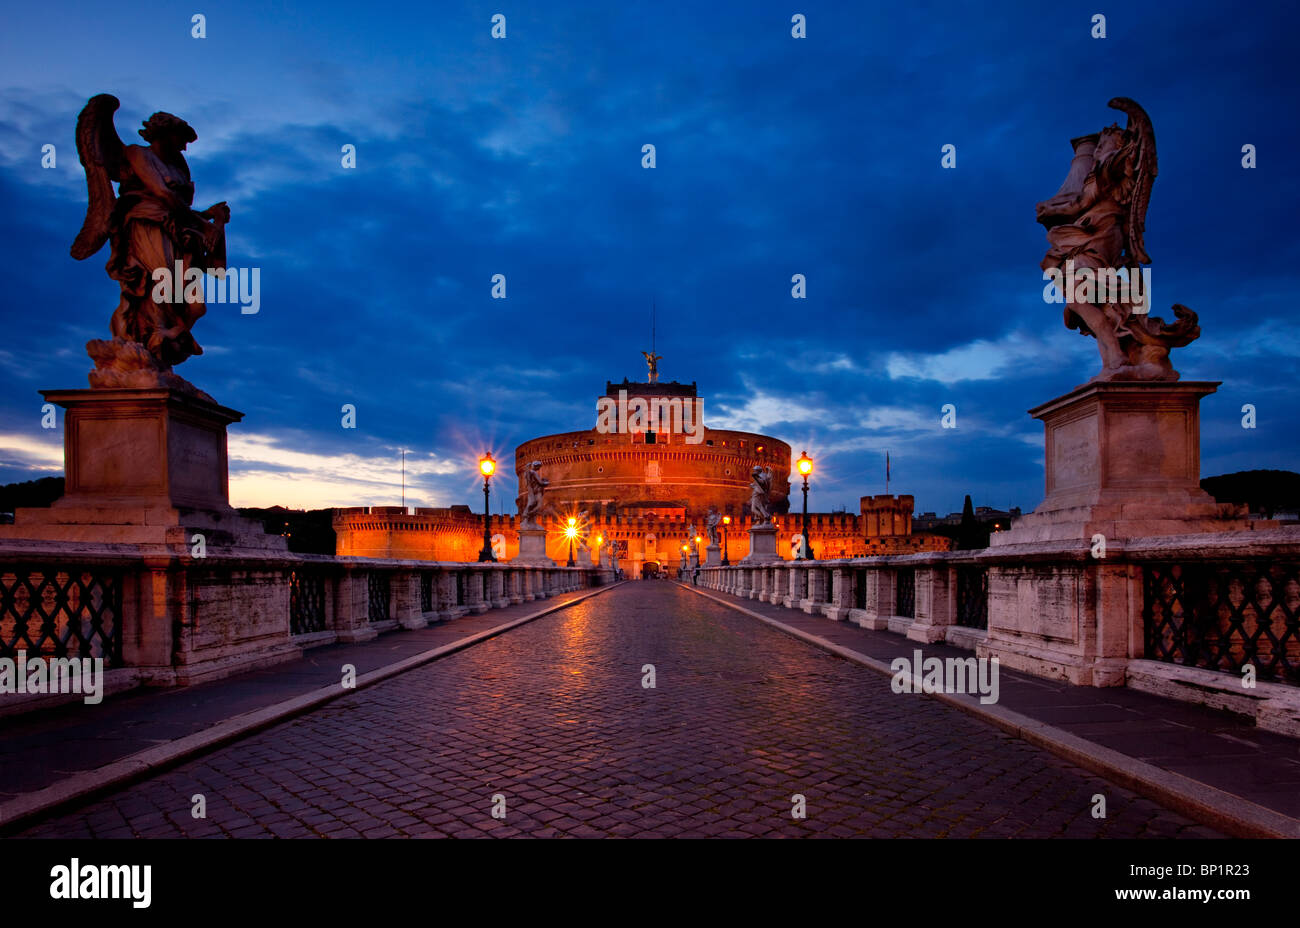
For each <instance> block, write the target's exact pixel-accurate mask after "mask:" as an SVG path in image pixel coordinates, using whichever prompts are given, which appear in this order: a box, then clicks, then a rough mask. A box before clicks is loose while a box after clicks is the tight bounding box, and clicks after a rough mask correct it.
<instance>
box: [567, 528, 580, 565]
mask: <svg viewBox="0 0 1300 928" xmlns="http://www.w3.org/2000/svg"><path fill="white" fill-rule="evenodd" d="M564 534H565V536H566V537H567V538H568V539H569V565H568V566H570V567H572V566H573V539H575V538H577V537H578V520H577V519H575V518H574V517H573V516H569V524H568V525H566V526H565V527H564Z"/></svg>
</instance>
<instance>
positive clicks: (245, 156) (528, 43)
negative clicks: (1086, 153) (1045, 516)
mask: <svg viewBox="0 0 1300 928" xmlns="http://www.w3.org/2000/svg"><path fill="white" fill-rule="evenodd" d="M1100 6H1102V5H1099V4H1096V3H1087V4H1084V3H1075V2H1060V3H1051V4H1047V3H1038V2H1035V3H993V4H967V3H961V4H956V3H952V4H943V5H935V6H931V5H928V4H921V3H898V4H887V5H878V4H825V3H807V4H806V3H803V2H802V0H800V2H799V3H796V4H793V5H791V4H790V3H784V4H772V3H761V2H739V3H707V4H700V3H694V2H693V3H681V4H676V3H664V2H656V3H635V2H634V3H617V4H610V3H599V4H597V3H591V4H571V3H556V2H546V3H507V4H496V3H495V2H494V3H493V4H480V3H432V4H409V5H398V4H388V3H382V2H381V3H373V4H365V5H358V4H355V3H350V2H349V3H319V2H313V3H305V2H304V3H267V2H250V3H224V2H222V3H204V4H200V5H197V9H196V5H195V4H192V3H190V4H174V3H133V4H131V5H130V7H129V11H128V9H127V8H124V7H122V6H121V5H118V4H113V5H110V4H78V3H59V4H23V5H21V7H15V8H13V9H11V10H9V11H8V12H7V14H6V24H5V28H4V31H3V34H0V207H2V208H3V214H4V216H5V218H6V220H7V221H6V222H5V223H4V224H3V225H2V226H0V271H2V272H3V275H4V279H5V281H6V284H7V286H6V297H5V299H4V300H3V302H2V303H0V314H3V321H4V333H5V338H4V339H3V340H0V482H8V481H12V480H21V479H30V478H31V477H35V476H41V475H45V474H56V473H58V472H59V471H60V470H61V462H62V455H61V442H62V437H61V433H60V431H58V430H54V431H49V430H43V429H42V428H41V427H40V420H41V414H40V413H41V411H40V405H41V402H42V400H41V397H40V395H39V393H38V392H37V391H38V390H39V389H52V388H68V387H82V386H85V385H86V380H85V376H86V372H87V371H88V370H89V369H90V367H91V366H92V365H91V362H90V361H89V359H88V358H87V357H86V355H85V353H84V349H83V346H84V344H85V342H86V341H87V340H88V339H92V338H103V337H107V334H108V320H109V316H110V315H111V313H112V310H113V308H114V306H115V305H116V302H117V296H116V292H117V288H116V285H115V284H114V283H113V282H111V281H110V280H109V279H108V278H107V277H106V275H105V274H104V270H103V265H104V262H105V261H106V260H107V257H108V254H107V249H105V250H104V251H103V252H101V253H100V254H99V255H96V256H94V257H92V258H91V259H89V260H86V261H83V262H76V261H73V260H72V259H71V258H70V257H69V256H68V247H69V245H70V243H71V241H72V239H73V237H74V236H75V234H76V232H77V230H78V228H79V227H80V224H81V220H82V217H83V216H84V211H85V201H86V192H85V184H84V180H83V173H82V170H81V166H80V165H79V164H78V161H77V156H76V150H75V145H74V140H73V128H74V125H75V122H76V116H77V113H78V111H79V110H80V108H81V107H82V106H83V105H84V104H85V101H86V99H87V98H88V97H90V96H91V95H93V94H96V93H104V92H107V93H112V94H114V95H115V96H117V97H118V98H120V99H121V101H122V108H121V110H119V112H118V114H117V127H118V132H119V134H120V135H121V136H122V137H123V139H124V140H125V141H127V142H132V141H138V138H137V136H136V134H135V130H136V129H137V128H138V127H139V125H140V121H141V120H143V119H145V118H146V117H148V116H149V114H150V113H152V112H154V111H155V110H166V111H169V112H173V113H175V114H177V115H179V116H182V117H183V118H185V119H186V120H188V121H189V122H190V123H191V124H192V125H193V126H194V127H195V129H196V130H197V132H198V135H199V139H198V141H197V142H196V143H194V144H192V145H191V146H190V148H189V151H188V152H187V156H188V158H189V161H190V167H191V170H192V172H193V174H194V178H195V183H196V186H197V191H198V192H197V195H196V204H195V205H196V206H197V207H199V208H204V207H206V206H208V205H209V204H211V203H214V202H217V201H220V200H226V201H228V202H229V204H230V208H231V211H232V213H233V216H232V220H231V224H230V226H229V229H228V236H229V237H228V243H229V261H230V264H231V265H234V266H243V267H251V266H255V267H258V268H259V269H260V275H261V277H260V281H261V308H260V311H259V312H258V313H256V314H241V313H240V312H239V311H238V308H236V307H231V306H211V307H209V310H208V314H207V316H206V317H205V318H203V319H202V320H201V321H200V322H199V324H198V326H197V327H196V329H195V335H196V337H197V338H198V340H199V342H200V343H201V344H202V345H203V346H204V349H205V354H204V355H203V356H202V357H199V358H194V359H192V360H190V361H188V362H186V363H185V364H184V365H183V366H182V367H181V368H179V369H178V373H181V374H182V375H184V376H185V377H186V378H187V379H189V380H191V381H192V382H194V383H195V384H197V385H198V386H200V387H202V388H203V389H205V390H206V391H207V392H209V393H210V394H212V395H213V396H214V397H215V398H216V399H217V400H219V401H220V402H222V403H224V404H226V405H228V406H233V407H235V408H236V409H239V410H241V411H243V412H244V413H245V418H244V420H243V422H242V423H240V424H239V425H237V426H234V427H232V429H231V432H230V448H231V469H232V473H231V495H232V502H234V503H235V504H236V505H271V504H274V503H281V504H284V505H290V506H299V507H316V506H334V505H361V504H396V503H397V502H398V499H399V495H400V492H401V491H400V484H399V479H400V478H399V456H400V452H401V450H402V449H406V450H407V452H408V453H407V457H406V475H407V496H406V498H407V502H408V503H413V504H421V505H450V504H452V503H458V502H466V503H470V504H471V505H475V506H476V507H477V506H479V505H481V504H479V503H476V499H477V489H476V487H477V481H476V477H475V473H474V467H475V463H474V462H475V459H476V457H477V455H478V453H479V452H480V451H482V450H483V449H484V448H490V449H492V450H493V452H494V453H495V454H496V456H497V457H498V458H499V459H502V460H504V461H513V452H514V447H515V445H516V444H518V443H519V442H522V441H524V440H526V439H528V438H532V437H535V436H537V435H541V434H546V433H550V432H556V431H565V430H569V429H575V428H586V427H590V426H591V425H592V424H594V419H595V398H596V396H597V394H598V393H600V392H602V391H603V388H604V383H605V381H606V380H607V379H612V380H621V379H622V378H623V377H625V376H627V377H631V378H634V379H640V378H642V377H643V375H644V371H645V367H644V363H643V361H642V360H641V356H640V351H641V350H642V349H646V348H649V346H650V345H649V342H650V308H651V305H652V302H653V303H654V304H656V305H657V307H658V349H659V352H660V353H661V354H663V355H664V360H663V361H662V362H661V372H662V375H663V378H664V379H666V380H671V379H677V380H681V381H686V382H689V381H696V382H698V384H699V388H700V391H701V394H702V395H703V397H704V402H705V407H704V408H705V417H706V421H707V423H708V424H709V425H711V426H715V427H733V428H743V429H751V430H756V431H762V432H765V433H768V434H771V435H774V436H776V437H779V438H781V439H783V440H785V441H787V442H789V443H790V444H791V446H792V447H793V448H794V449H795V453H796V454H797V453H798V451H800V450H803V449H804V448H807V450H808V451H809V453H810V454H812V455H813V456H814V457H815V458H816V459H817V460H818V464H819V467H818V473H817V475H816V479H815V481H814V487H813V490H812V494H811V499H810V504H811V506H812V508H814V509H815V510H828V509H831V508H834V507H839V506H848V507H849V508H850V509H855V508H856V499H857V497H858V496H860V495H862V494H865V493H878V492H882V491H883V489H884V487H883V481H884V455H885V451H886V450H888V451H889V452H890V454H891V456H892V460H893V478H894V479H893V484H892V488H893V490H894V491H895V492H909V493H913V494H915V496H916V499H917V508H918V510H927V509H933V510H937V511H939V512H941V513H942V512H946V511H948V510H951V509H956V508H959V507H960V505H961V501H962V496H963V494H965V493H970V494H972V496H973V497H974V499H975V501H976V503H977V504H987V505H994V506H999V507H1005V506H1009V505H1019V506H1022V507H1026V508H1032V507H1033V506H1034V505H1036V504H1037V502H1038V501H1039V500H1040V499H1041V497H1042V428H1041V425H1040V424H1039V423H1037V422H1035V421H1034V420H1033V419H1031V418H1030V417H1029V416H1028V415H1026V410H1027V409H1028V408H1029V407H1031V406H1035V405H1037V404H1039V403H1041V402H1043V401H1046V400H1047V399H1050V398H1052V397H1054V396H1057V395H1059V394H1061V393H1064V392H1066V391H1068V390H1069V389H1071V388H1073V387H1074V386H1076V385H1078V384H1080V383H1082V382H1083V381H1085V380H1087V379H1088V377H1090V376H1091V375H1092V374H1093V373H1095V371H1096V370H1097V369H1098V367H1099V362H1098V357H1097V352H1096V346H1095V343H1094V342H1093V341H1092V340H1091V339H1088V338H1084V337H1081V336H1079V335H1078V334H1076V333H1074V332H1070V331H1067V330H1066V329H1065V328H1064V327H1063V325H1062V324H1061V313H1060V308H1059V307H1058V306H1054V305H1047V304H1045V303H1044V302H1043V298H1042V292H1043V282H1042V277H1041V272H1040V271H1039V268H1038V263H1039V261H1040V260H1041V258H1042V256H1043V252H1044V251H1045V248H1046V242H1045V238H1044V232H1043V229H1042V228H1041V227H1040V226H1038V225H1037V224H1036V223H1035V221H1034V204H1035V202H1037V201H1038V200H1042V199H1045V198H1046V197H1048V196H1050V195H1051V194H1052V193H1054V192H1055V191H1056V189H1057V187H1058V186H1059V185H1060V182H1061V180H1062V178H1063V177H1064V176H1065V173H1066V170H1067V168H1068V166H1069V161H1070V156H1071V150H1070V145H1069V140H1070V139H1071V138H1072V137H1074V136H1078V135H1082V134H1085V133H1088V132H1095V131H1097V130H1098V129H1100V128H1101V127H1102V126H1103V125H1108V124H1110V123H1111V122H1113V121H1115V120H1117V119H1118V120H1123V118H1124V117H1123V116H1122V115H1121V114H1119V113H1116V112H1115V111H1113V110H1110V109H1108V108H1107V107H1106V101H1107V100H1109V99H1110V98H1111V97H1113V96H1116V95H1124V96H1129V97H1133V98H1135V99H1136V100H1138V101H1139V102H1140V103H1141V104H1142V105H1143V106H1144V107H1145V108H1146V109H1147V111H1148V112H1149V113H1150V114H1151V117H1152V120H1153V122H1154V125H1155V129H1156V135H1157V141H1158V143H1159V156H1160V175H1159V179H1158V180H1157V182H1156V185H1155V189H1154V192H1153V195H1152V199H1151V209H1150V213H1149V215H1148V217H1147V234H1146V241H1147V248H1148V251H1149V252H1150V253H1151V255H1152V258H1153V260H1154V264H1153V269H1152V278H1153V286H1154V302H1155V306H1154V310H1153V311H1154V312H1155V313H1156V314H1157V315H1164V316H1165V317H1166V318H1170V312H1169V306H1170V304H1172V303H1175V302H1179V303H1184V304H1186V305H1188V306H1190V307H1191V308H1192V309H1194V310H1196V312H1197V313H1199V314H1200V319H1201V327H1202V332H1203V334H1202V337H1201V339H1200V341H1198V342H1196V343H1194V344H1193V345H1191V346H1189V347H1187V348H1184V349H1181V350H1179V351H1177V352H1176V353H1175V365H1176V366H1177V367H1178V368H1179V369H1180V370H1181V372H1182V374H1183V377H1184V378H1185V379H1196V380H1221V381H1223V385H1222V386H1221V387H1220V388H1219V392H1218V393H1217V394H1215V395H1214V396H1212V397H1210V398H1208V399H1207V400H1206V401H1205V402H1204V404H1203V407H1202V430H1201V434H1202V457H1203V465H1202V472H1203V474H1205V475H1212V474H1220V473H1225V472H1229V471H1234V470H1241V469H1247V468H1252V467H1277V468H1295V467H1296V465H1297V450H1298V448H1300V440H1298V439H1297V429H1296V427H1297V418H1298V417H1297V414H1296V409H1297V404H1298V403H1300V379H1298V377H1297V373H1298V370H1297V368H1298V365H1297V359H1298V358H1300V336H1298V335H1297V332H1296V328H1295V326H1294V321H1293V320H1294V318H1295V313H1296V307H1295V294H1296V293H1297V292H1300V245H1298V241H1300V236H1297V233H1296V225H1295V219H1294V216H1295V212H1296V207H1297V201H1298V199H1300V198H1298V197H1297V192H1298V184H1297V179H1296V172H1295V170H1294V164H1293V162H1294V152H1295V151H1296V150H1297V145H1298V144H1300V139H1298V138H1297V128H1296V90H1297V83H1298V82H1297V80H1296V78H1295V68H1294V63H1295V62H1294V55H1295V53H1294V37H1295V35H1296V34H1297V33H1298V32H1300V13H1298V12H1297V10H1296V7H1295V6H1294V5H1293V4H1289V3H1285V4H1284V3H1277V4H1263V3H1260V4H1254V3H1252V4H1246V5H1242V4H1229V3H1226V2H1225V3H1197V2H1180V3H1178V4H1173V3H1131V2H1130V3H1125V4H1122V5H1115V6H1112V7H1111V8H1110V13H1109V17H1108V20H1107V23H1106V32H1107V35H1106V37H1105V38H1104V39H1095V38H1092V37H1091V35H1090V32H1091V29H1092V24H1091V17H1092V15H1093V13H1095V12H1097V8H1099V7H1100ZM195 12H202V13H203V14H204V15H205V16H206V32H207V36H206V38H202V39H198V38H192V37H191V28H192V27H191V15H192V14H193V13H195ZM498 12H500V13H503V14H504V15H505V16H506V38H504V39H493V38H492V37H491V35H490V30H491V19H492V16H493V14H494V13H498ZM795 12H801V13H803V14H805V15H806V17H807V33H808V37H807V38H806V39H794V38H792V37H791V35H790V28H791V24H790V20H791V15H792V14H793V13H795ZM47 143H49V144H53V145H55V146H56V154H57V166H56V167H55V168H53V169H46V168H42V165H41V158H42V146H43V145H45V144H47ZM348 144H351V145H355V146H356V167H355V169H345V168H344V167H343V166H342V164H341V159H342V155H341V148H342V146H344V145H348ZM646 144H653V145H654V146H655V147H656V156H657V157H656V161H657V166H656V167H655V168H654V169H653V170H647V169H644V168H642V166H641V165H642V146H643V145H646ZM946 144H952V145H955V146H956V152H957V166H956V168H955V169H951V170H945V169H944V168H942V167H941V164H940V160H941V151H940V150H941V147H942V146H944V145H946ZM1244 144H1252V145H1255V146H1256V149H1257V152H1258V167H1257V168H1256V169H1254V170H1245V169H1243V168H1242V166H1241V157H1242V156H1241V148H1242V146H1243V145H1244ZM495 274H504V275H505V276H506V280H507V298H506V299H504V300H494V299H492V298H491V279H492V277H493V275H495ZM794 274H803V275H805V276H806V279H807V298H806V299H804V300H795V299H793V298H792V296H791V277H792V275H794ZM345 403H352V404H354V405H355V406H356V409H357V428H356V429H344V428H342V415H341V412H340V409H341V407H342V405H343V404H345ZM947 403H952V404H953V405H954V406H955V407H956V410H957V428H956V429H942V428H941V427H940V418H941V408H942V407H943V405H944V404H947ZM1246 403H1251V404H1254V405H1255V406H1256V408H1257V410H1258V428H1256V429H1255V430H1253V431H1251V430H1245V429H1243V428H1242V427H1241V407H1242V405H1243V404H1246ZM61 425H62V420H61V418H60V427H61ZM504 470H505V471H512V468H505V469H504ZM499 482H500V483H502V484H503V485H502V489H503V490H505V492H504V493H501V494H498V499H512V498H513V494H514V485H513V473H512V472H510V473H506V474H504V476H503V478H502V480H501V481H499ZM511 505H512V503H511ZM494 508H496V507H495V505H494Z"/></svg>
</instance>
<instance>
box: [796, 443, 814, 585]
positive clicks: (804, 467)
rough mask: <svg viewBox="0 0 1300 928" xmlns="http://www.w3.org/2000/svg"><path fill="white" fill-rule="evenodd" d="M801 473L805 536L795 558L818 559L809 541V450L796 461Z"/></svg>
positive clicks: (811, 468)
mask: <svg viewBox="0 0 1300 928" xmlns="http://www.w3.org/2000/svg"><path fill="white" fill-rule="evenodd" d="M795 466H796V467H798V469H799V473H800V474H802V475H803V538H802V539H801V543H800V545H799V556H798V557H797V558H795V560H799V561H802V560H809V561H812V560H816V559H815V558H814V557H813V550H812V544H811V543H810V542H809V541H808V475H809V474H811V473H812V470H813V462H812V458H810V457H808V452H807V451H804V452H803V453H801V454H800V455H799V460H797V461H795Z"/></svg>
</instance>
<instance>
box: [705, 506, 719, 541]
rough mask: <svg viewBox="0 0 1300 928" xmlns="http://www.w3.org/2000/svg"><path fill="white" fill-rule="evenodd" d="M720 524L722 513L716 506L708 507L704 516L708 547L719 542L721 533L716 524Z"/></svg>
mask: <svg viewBox="0 0 1300 928" xmlns="http://www.w3.org/2000/svg"><path fill="white" fill-rule="evenodd" d="M721 524H722V514H721V513H719V512H718V507H717V506H710V507H709V514H708V515H706V516H705V517H704V531H705V533H706V534H707V535H708V536H709V547H711V548H712V547H715V546H717V545H719V544H721V533H720V532H719V531H718V526H719V525H721Z"/></svg>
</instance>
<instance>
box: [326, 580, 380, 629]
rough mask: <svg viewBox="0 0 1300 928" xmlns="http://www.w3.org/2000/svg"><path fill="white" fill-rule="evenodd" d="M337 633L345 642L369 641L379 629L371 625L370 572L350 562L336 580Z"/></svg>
mask: <svg viewBox="0 0 1300 928" xmlns="http://www.w3.org/2000/svg"><path fill="white" fill-rule="evenodd" d="M333 599H334V616H333V619H334V625H333V628H334V632H335V633H336V634H337V635H338V640H339V641H342V642H354V641H369V640H370V639H371V638H375V637H378V635H379V632H377V631H375V630H374V629H373V628H371V627H370V577H369V572H368V571H367V570H364V569H359V568H357V567H356V566H355V565H352V564H348V565H346V566H345V567H344V568H343V571H342V572H341V573H340V574H339V576H338V578H337V579H336V580H335V583H334V597H333Z"/></svg>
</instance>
